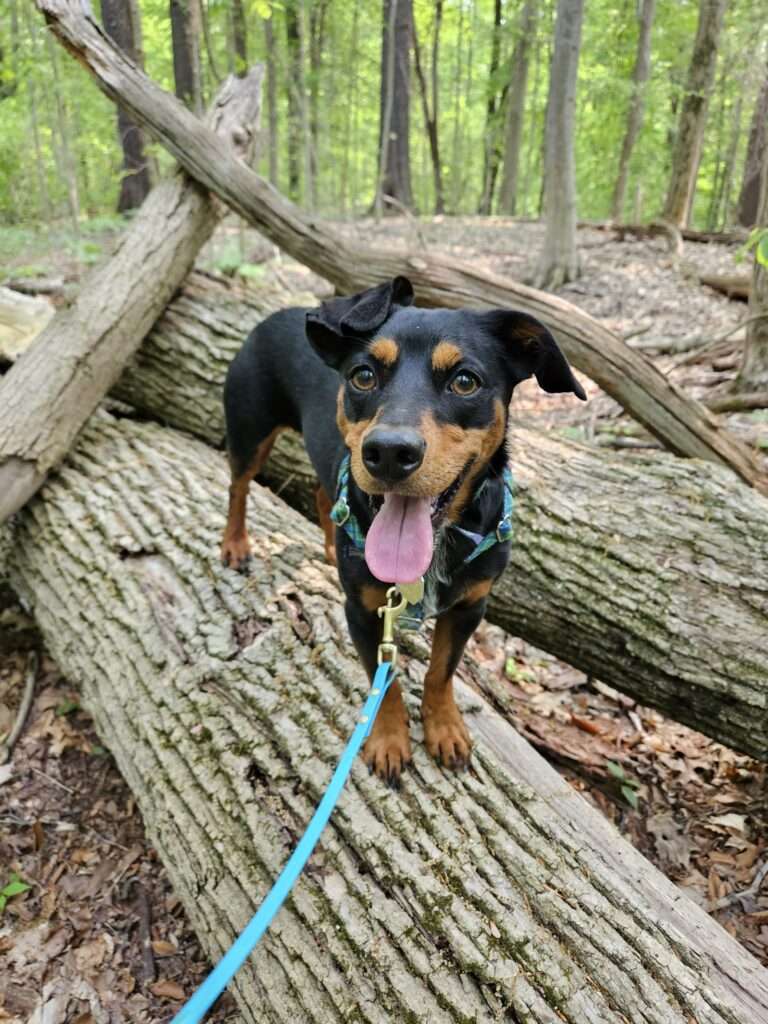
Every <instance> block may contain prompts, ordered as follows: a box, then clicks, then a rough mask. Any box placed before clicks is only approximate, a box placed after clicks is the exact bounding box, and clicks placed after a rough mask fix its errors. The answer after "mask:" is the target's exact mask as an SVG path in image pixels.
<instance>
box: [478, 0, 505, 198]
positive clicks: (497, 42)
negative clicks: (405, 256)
mask: <svg viewBox="0 0 768 1024" xmlns="http://www.w3.org/2000/svg"><path fill="white" fill-rule="evenodd" d="M501 17H502V0H494V4H493V34H492V36H491V60H490V64H489V66H488V85H487V94H486V101H485V141H484V146H483V191H482V194H481V196H480V203H479V204H478V209H477V212H478V213H479V214H481V215H484V216H488V214H489V213H490V212H491V209H492V207H493V190H494V188H495V185H496V175H497V174H498V171H499V159H500V153H499V144H498V134H499V125H498V108H499V83H498V76H499V60H500V57H501Z"/></svg>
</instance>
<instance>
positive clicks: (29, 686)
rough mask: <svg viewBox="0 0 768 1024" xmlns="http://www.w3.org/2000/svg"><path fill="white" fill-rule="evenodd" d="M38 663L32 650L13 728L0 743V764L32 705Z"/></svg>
mask: <svg viewBox="0 0 768 1024" xmlns="http://www.w3.org/2000/svg"><path fill="white" fill-rule="evenodd" d="M38 663H39V659H38V657H37V652H36V651H32V652H31V653H30V655H29V659H28V661H27V678H26V682H25V684H24V693H23V694H22V697H21V704H20V705H19V713H18V714H17V715H16V721H15V722H14V723H13V728H12V729H11V731H10V733H9V734H8V737H7V739H5V740H3V741H2V742H1V743H0V764H5V762H6V761H7V760H8V758H9V757H10V756H11V751H12V750H13V748H14V746H15V745H16V741H17V740H18V738H19V736H21V731H22V729H23V728H24V723H25V722H26V720H27V715H28V714H29V709H30V708H31V707H32V697H33V696H34V693H35V681H36V679H37V666H38Z"/></svg>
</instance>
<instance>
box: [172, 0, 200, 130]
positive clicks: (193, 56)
mask: <svg viewBox="0 0 768 1024" xmlns="http://www.w3.org/2000/svg"><path fill="white" fill-rule="evenodd" d="M199 3H200V0H170V17H171V39H172V46H173V77H174V80H175V82H176V95H177V96H178V97H179V99H180V100H182V101H183V102H184V103H186V105H187V106H188V107H189V108H190V110H193V111H194V112H195V113H196V114H201V113H202V110H203V87H202V77H201V71H200V7H199Z"/></svg>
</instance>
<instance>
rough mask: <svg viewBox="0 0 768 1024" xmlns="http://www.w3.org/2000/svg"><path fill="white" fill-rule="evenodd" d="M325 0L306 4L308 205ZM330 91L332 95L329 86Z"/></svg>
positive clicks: (316, 142) (316, 148) (316, 147)
mask: <svg viewBox="0 0 768 1024" xmlns="http://www.w3.org/2000/svg"><path fill="white" fill-rule="evenodd" d="M328 3H329V0H314V2H313V3H312V4H311V5H310V8H309V76H310V77H309V118H308V131H307V153H308V158H309V173H310V182H311V190H310V193H311V209H313V210H316V209H317V204H318V187H317V181H318V175H319V166H320V139H321V135H322V133H321V129H320V124H321V118H320V79H321V76H322V71H323V50H324V46H325V15H326V12H327V9H328ZM330 91H331V95H333V90H330Z"/></svg>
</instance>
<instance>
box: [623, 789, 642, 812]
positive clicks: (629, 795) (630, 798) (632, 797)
mask: <svg viewBox="0 0 768 1024" xmlns="http://www.w3.org/2000/svg"><path fill="white" fill-rule="evenodd" d="M621 795H622V796H623V797H624V799H625V800H626V801H627V803H628V804H629V806H630V807H631V808H632V810H634V811H636V810H637V808H638V805H639V803H640V797H639V795H638V793H637V790H636V789H633V788H632V786H622V787H621Z"/></svg>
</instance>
